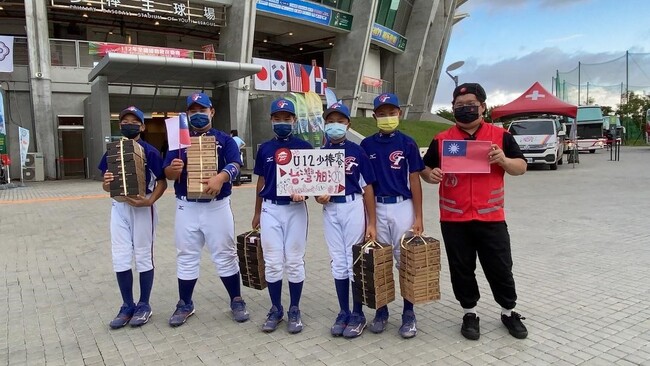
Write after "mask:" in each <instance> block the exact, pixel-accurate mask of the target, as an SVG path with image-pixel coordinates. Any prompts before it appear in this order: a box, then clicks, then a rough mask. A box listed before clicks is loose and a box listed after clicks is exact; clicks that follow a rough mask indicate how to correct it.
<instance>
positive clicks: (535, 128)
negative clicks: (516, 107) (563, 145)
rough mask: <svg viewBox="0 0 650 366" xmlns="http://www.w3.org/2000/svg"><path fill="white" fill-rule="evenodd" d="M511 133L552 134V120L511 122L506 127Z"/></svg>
mask: <svg viewBox="0 0 650 366" xmlns="http://www.w3.org/2000/svg"><path fill="white" fill-rule="evenodd" d="M508 131H510V133H511V134H513V135H553V134H554V131H553V121H525V122H513V123H512V124H511V125H510V128H509V129H508Z"/></svg>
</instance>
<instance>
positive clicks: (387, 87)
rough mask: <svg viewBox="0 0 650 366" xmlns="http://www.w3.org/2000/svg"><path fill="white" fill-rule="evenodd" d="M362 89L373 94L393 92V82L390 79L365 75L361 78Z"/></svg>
mask: <svg viewBox="0 0 650 366" xmlns="http://www.w3.org/2000/svg"><path fill="white" fill-rule="evenodd" d="M361 91H362V92H365V93H372V94H382V93H392V92H393V83H391V82H390V81H388V80H383V79H377V78H373V77H370V76H364V77H363V79H361Z"/></svg>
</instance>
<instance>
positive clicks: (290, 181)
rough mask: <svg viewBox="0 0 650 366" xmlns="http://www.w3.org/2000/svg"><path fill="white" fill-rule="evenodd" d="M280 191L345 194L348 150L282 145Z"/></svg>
mask: <svg viewBox="0 0 650 366" xmlns="http://www.w3.org/2000/svg"><path fill="white" fill-rule="evenodd" d="M275 163H276V167H275V169H276V171H275V172H276V177H277V185H276V194H277V195H278V196H290V195H292V194H300V195H304V196H320V195H324V194H327V195H330V196H343V195H345V150H343V149H326V150H314V149H306V150H302V149H297V150H289V149H287V148H281V149H278V151H276V152H275Z"/></svg>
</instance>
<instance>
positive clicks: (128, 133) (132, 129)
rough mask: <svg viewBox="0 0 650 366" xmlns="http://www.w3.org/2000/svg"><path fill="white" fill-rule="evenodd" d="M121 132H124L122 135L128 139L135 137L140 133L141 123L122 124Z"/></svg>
mask: <svg viewBox="0 0 650 366" xmlns="http://www.w3.org/2000/svg"><path fill="white" fill-rule="evenodd" d="M120 132H121V133H122V136H124V137H126V138H127V139H134V138H136V137H137V136H138V135H139V134H140V125H134V124H124V125H120Z"/></svg>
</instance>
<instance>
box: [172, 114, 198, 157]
mask: <svg viewBox="0 0 650 366" xmlns="http://www.w3.org/2000/svg"><path fill="white" fill-rule="evenodd" d="M165 126H166V127H167V144H168V145H169V151H172V150H179V149H182V148H184V147H188V146H190V145H191V144H192V142H191V140H190V126H189V125H188V124H187V115H186V114H185V113H181V114H179V115H178V116H177V117H172V118H167V119H166V120H165Z"/></svg>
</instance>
